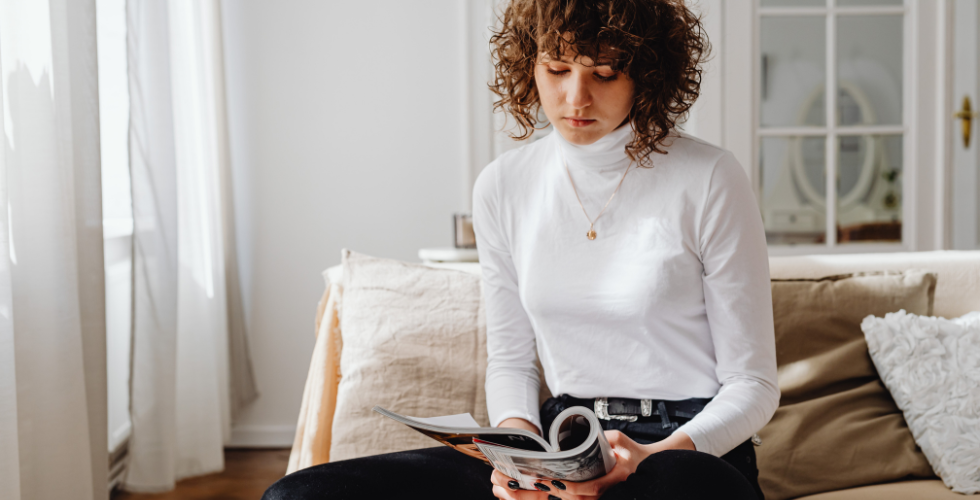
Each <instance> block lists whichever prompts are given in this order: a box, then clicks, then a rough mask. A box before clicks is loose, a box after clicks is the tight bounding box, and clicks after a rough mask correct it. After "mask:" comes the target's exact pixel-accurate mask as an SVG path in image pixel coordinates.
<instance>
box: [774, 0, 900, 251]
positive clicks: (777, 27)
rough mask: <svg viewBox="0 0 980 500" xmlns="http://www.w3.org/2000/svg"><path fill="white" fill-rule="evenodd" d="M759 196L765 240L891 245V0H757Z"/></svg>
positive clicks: (894, 206)
mask: <svg viewBox="0 0 980 500" xmlns="http://www.w3.org/2000/svg"><path fill="white" fill-rule="evenodd" d="M758 2H759V3H758V4H757V6H756V7H757V9H756V12H757V15H758V16H759V17H758V19H757V20H756V21H757V23H758V24H757V26H758V27H759V29H758V30H757V35H756V36H757V37H758V38H757V40H756V47H757V48H758V52H757V55H758V57H759V59H757V61H758V62H759V66H758V68H759V69H758V71H757V75H756V85H755V89H756V97H757V102H758V103H759V104H758V106H757V107H756V111H755V112H756V113H757V116H756V120H755V123H756V130H755V132H756V134H755V135H756V138H757V141H758V143H757V144H758V146H757V147H758V149H757V155H756V157H757V159H758V164H757V168H758V171H757V172H756V174H757V175H756V176H755V178H756V179H757V180H758V182H759V185H758V186H757V187H758V189H759V201H760V208H761V211H762V216H763V220H764V223H765V228H766V238H767V241H768V242H769V244H770V245H774V246H781V245H820V246H830V247H835V246H845V245H856V244H867V243H877V244H879V246H882V245H881V244H884V247H885V248H888V247H898V248H900V247H901V244H902V242H903V241H904V240H903V225H902V221H903V219H904V217H903V213H904V209H903V207H904V204H903V199H904V198H905V196H904V195H903V192H904V188H903V172H904V168H903V164H904V159H905V157H906V156H907V155H906V151H907V148H906V142H907V141H906V140H905V139H906V136H907V135H908V133H909V130H908V124H907V121H906V120H907V118H906V115H907V113H906V111H905V108H906V107H907V106H906V104H905V103H906V102H907V96H906V95H907V92H908V89H907V87H908V85H906V84H905V82H907V81H908V76H907V75H908V64H907V62H906V59H907V53H908V50H907V44H908V41H907V40H908V37H906V36H904V35H905V33H906V32H907V31H908V28H907V26H908V25H909V23H908V17H909V16H908V7H907V6H906V5H905V3H904V1H903V0H758Z"/></svg>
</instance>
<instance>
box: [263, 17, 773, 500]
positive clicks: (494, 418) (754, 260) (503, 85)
mask: <svg viewBox="0 0 980 500" xmlns="http://www.w3.org/2000/svg"><path fill="white" fill-rule="evenodd" d="M491 44H492V48H493V53H494V57H495V66H496V79H495V82H494V84H493V85H491V88H492V89H493V90H494V91H495V92H496V93H497V94H498V95H499V96H500V98H501V99H500V100H499V102H498V103H497V107H498V108H502V109H505V110H506V111H507V112H509V113H511V115H512V116H514V117H515V118H516V119H517V122H518V124H519V126H520V127H521V131H522V132H523V133H522V134H521V135H520V136H519V138H523V137H526V136H527V135H529V134H530V132H531V131H532V129H533V128H534V127H535V126H536V125H537V116H538V111H539V110H541V111H544V114H545V115H546V116H547V119H548V122H550V123H551V124H552V125H553V127H554V129H555V130H554V131H553V132H552V133H551V134H550V135H548V136H547V137H545V138H544V139H542V140H540V141H537V142H534V143H532V144H530V145H527V146H524V147H522V148H520V149H517V150H514V151H511V152H508V153H507V154H504V155H502V156H501V157H500V158H498V159H497V160H495V161H494V162H493V163H491V164H490V165H489V166H487V167H486V169H485V170H484V171H483V172H482V173H481V175H480V177H479V179H478V180H477V182H476V186H475V188H474V194H473V198H474V202H473V220H474V228H475V230H476V236H477V248H478V251H479V255H480V264H481V267H482V269H483V287H484V299H485V301H486V314H487V344H488V345H487V348H488V349H487V350H488V367H487V380H486V390H487V400H488V409H489V413H490V418H491V423H492V424H493V425H497V426H505V427H518V428H523V429H528V430H530V431H532V432H537V433H544V434H546V431H547V430H548V428H549V425H550V424H551V421H552V420H554V418H555V416H557V414H558V413H560V412H561V411H562V410H564V409H565V408H566V407H569V406H587V407H589V408H595V409H596V410H599V411H597V414H600V415H603V416H605V415H604V414H605V413H608V414H610V415H609V416H608V417H607V419H604V420H601V422H602V424H603V427H604V429H606V435H607V438H608V439H609V442H610V444H611V445H612V446H613V450H614V452H615V453H616V455H617V463H616V466H615V468H614V469H613V470H612V471H611V472H610V473H609V474H607V475H606V476H603V477H602V478H599V479H596V480H593V481H587V482H581V483H573V482H568V481H565V482H562V481H557V480H556V481H542V482H540V483H538V484H536V485H535V486H536V487H537V488H538V489H539V490H540V491H526V490H517V489H516V488H517V483H516V482H514V481H513V480H512V479H511V478H508V477H506V476H504V475H503V474H501V473H500V472H498V471H492V474H491V473H490V469H489V468H488V467H486V466H485V465H484V464H483V463H482V462H480V461H478V460H475V459H469V458H465V457H462V456H461V455H460V454H459V453H458V452H456V451H454V450H452V449H450V448H448V447H442V448H433V449H427V450H416V451H410V452H402V453H392V454H387V455H380V456H375V457H366V458H362V459H357V460H349V461H345V462H337V463H333V464H325V465H323V466H318V467H313V468H310V469H306V470H303V471H299V472H297V473H295V474H292V475H290V476H287V477H286V478H284V479H283V480H281V481H280V482H279V483H277V484H276V485H275V486H273V487H272V488H270V490H269V491H268V492H267V493H266V497H265V498H266V499H268V500H274V499H279V498H313V497H314V496H315V497H317V498H321V497H322V498H375V497H380V496H391V497H398V498H405V497H409V498H493V497H497V498H501V499H513V500H525V499H541V500H545V499H548V500H554V499H555V498H561V499H583V498H597V497H600V496H601V497H602V498H603V499H605V500H617V499H627V498H629V499H654V498H656V499H709V498H710V499H717V498H730V499H757V498H758V499H761V497H762V493H761V490H760V489H759V486H758V481H757V476H758V471H757V469H756V465H755V453H754V450H753V444H752V442H751V440H750V438H751V437H752V436H753V434H754V433H755V432H756V431H758V430H759V429H760V428H761V427H762V426H763V425H765V424H766V422H768V420H769V419H770V417H771V416H772V414H773V413H774V412H775V410H776V407H777V405H778V401H779V390H778V388H777V385H776V361H775V360H776V357H775V345H774V338H773V337H774V335H773V324H772V301H771V297H770V288H769V269H768V258H767V253H766V243H765V236H764V232H763V228H762V221H761V219H760V217H759V211H758V208H757V206H756V202H755V197H754V195H753V192H752V189H751V187H750V186H749V183H748V181H747V179H746V176H745V173H744V172H743V170H742V168H741V167H740V166H739V165H738V163H737V162H736V160H735V159H734V158H733V157H732V155H731V154H730V153H728V152H726V151H724V150H721V149H719V148H717V147H715V146H711V145H709V144H706V143H704V142H702V141H699V140H697V139H694V138H692V137H689V136H687V135H684V134H681V133H678V132H677V131H676V130H675V128H674V125H675V123H676V120H677V119H678V118H680V117H681V116H683V115H684V114H685V113H686V112H687V111H688V109H689V108H690V106H691V104H692V103H693V101H694V99H696V98H697V96H698V94H699V90H700V74H701V69H700V65H701V63H702V62H703V58H704V56H705V54H706V52H707V42H706V40H704V38H703V33H702V29H701V24H700V20H699V19H698V17H697V16H696V15H694V14H693V13H692V12H690V11H689V10H688V9H687V7H686V6H685V5H684V3H683V2H682V1H681V0H593V1H582V0H579V1H575V0H511V2H510V4H509V5H508V7H507V9H506V11H505V13H504V17H503V27H502V29H501V31H500V32H498V33H496V34H495V36H494V37H493V38H492V40H491ZM536 357H537V358H538V359H540V361H541V365H542V366H543V368H544V374H545V378H546V380H547V383H548V387H549V389H550V390H551V392H552V394H557V395H558V396H556V397H554V398H551V399H549V400H548V401H546V402H545V404H544V405H543V406H542V407H541V408H540V409H539V408H538V405H537V403H538V391H539V382H538V381H539V378H538V371H537V369H536V365H535V358H536ZM602 410H605V411H602ZM542 431H544V432H542Z"/></svg>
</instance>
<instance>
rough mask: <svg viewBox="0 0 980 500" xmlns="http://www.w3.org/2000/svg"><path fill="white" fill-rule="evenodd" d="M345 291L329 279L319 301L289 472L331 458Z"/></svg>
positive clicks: (287, 471)
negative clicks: (310, 356) (341, 301)
mask: <svg viewBox="0 0 980 500" xmlns="http://www.w3.org/2000/svg"><path fill="white" fill-rule="evenodd" d="M343 293H344V292H343V286H342V285H341V284H340V283H331V282H330V281H329V280H328V281H327V288H326V290H324V292H323V298H321V299H320V303H319V304H317V312H316V345H315V346H314V347H313V359H312V360H311V361H310V371H309V374H308V375H307V377H306V387H305V388H304V389H303V404H302V406H301V407H300V411H299V422H297V423H296V437H295V438H294V440H293V451H292V453H290V455H289V467H288V468H287V469H286V474H290V473H293V472H295V471H297V470H300V469H305V468H307V467H311V466H314V465H318V464H323V463H327V462H329V461H330V429H331V428H332V427H333V414H334V408H335V407H336V405H337V385H338V383H339V382H340V351H341V347H342V339H341V337H340V316H339V312H340V310H339V305H340V299H341V297H342V296H343Z"/></svg>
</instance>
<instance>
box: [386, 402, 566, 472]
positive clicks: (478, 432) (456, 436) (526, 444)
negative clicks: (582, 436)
mask: <svg viewBox="0 0 980 500" xmlns="http://www.w3.org/2000/svg"><path fill="white" fill-rule="evenodd" d="M374 411H376V412H378V413H380V414H382V415H384V416H386V417H388V418H390V419H392V420H395V421H397V422H399V423H402V424H405V425H407V426H409V427H411V428H413V429H415V430H416V431H418V432H421V433H422V434H425V435H426V436H429V437H430V438H432V439H435V440H436V441H439V442H440V443H442V444H444V445H446V446H449V447H451V448H454V449H455V450H457V451H459V452H461V453H463V454H465V455H468V456H471V457H473V458H478V459H480V460H483V461H484V462H487V463H491V462H490V460H489V459H488V458H487V457H486V456H485V455H484V454H483V452H482V451H480V449H479V448H478V447H477V446H476V444H474V442H473V440H474V439H480V440H482V441H484V442H486V443H488V444H494V445H498V446H501V447H507V448H510V449H513V450H515V451H530V452H537V453H543V452H547V451H550V450H551V449H552V447H551V445H550V444H549V443H548V442H547V441H545V440H544V439H543V438H542V437H541V436H538V435H537V434H535V433H533V432H530V431H526V430H524V429H511V428H497V427H477V425H476V421H475V420H473V417H472V416H470V415H469V414H468V413H467V414H463V415H448V416H445V417H429V418H416V417H407V416H405V415H399V414H397V413H395V412H392V411H388V410H386V409H384V408H382V407H380V406H375V407H374ZM445 424H449V425H445ZM459 424H463V425H459ZM470 424H472V426H471V425H470ZM491 465H492V464H491Z"/></svg>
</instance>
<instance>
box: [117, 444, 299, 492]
mask: <svg viewBox="0 0 980 500" xmlns="http://www.w3.org/2000/svg"><path fill="white" fill-rule="evenodd" d="M288 463H289V450H225V471H224V472H221V473H218V474H211V475H207V476H200V477H195V478H191V479H185V480H183V481H181V482H179V483H177V489H175V490H173V491H170V492H167V493H159V494H154V495H148V494H136V493H125V492H121V491H114V492H113V493H112V500H177V499H180V500H204V499H208V500H212V499H213V500H218V499H221V500H259V499H261V498H262V493H264V492H265V489H266V488H268V487H269V486H270V485H271V484H272V483H274V482H276V480H278V479H279V478H281V477H282V476H283V475H284V474H286V465H287V464H288Z"/></svg>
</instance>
